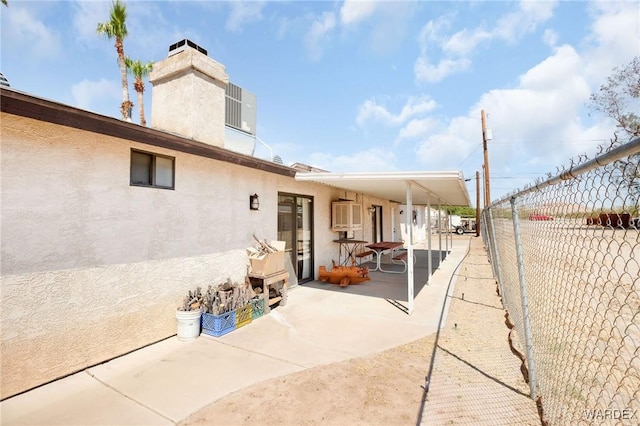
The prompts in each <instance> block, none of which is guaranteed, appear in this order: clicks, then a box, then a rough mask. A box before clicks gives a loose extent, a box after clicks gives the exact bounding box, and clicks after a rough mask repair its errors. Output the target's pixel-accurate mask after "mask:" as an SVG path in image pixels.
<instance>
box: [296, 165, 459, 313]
mask: <svg viewBox="0 0 640 426" xmlns="http://www.w3.org/2000/svg"><path fill="white" fill-rule="evenodd" d="M295 179H296V180H299V181H306V182H316V183H323V184H326V185H330V186H333V187H336V188H342V189H345V190H347V191H351V192H360V193H363V194H367V195H370V196H374V197H378V198H382V199H385V200H390V201H395V202H397V203H400V204H403V203H404V204H406V206H407V209H408V210H409V211H411V210H412V208H413V207H412V206H413V205H414V204H417V205H425V206H426V205H429V206H431V205H451V206H470V205H471V200H470V199H469V193H468V191H467V187H466V186H465V184H464V176H463V175H462V172H459V171H444V172H370V173H296V176H295ZM405 217H406V220H407V229H408V230H409V241H412V240H413V235H412V232H413V227H412V226H411V222H410V221H411V215H405ZM407 251H408V253H407V254H408V255H407V300H408V301H409V306H408V307H407V310H408V313H409V314H411V312H413V302H414V295H413V247H412V245H411V244H409V245H408V247H407ZM429 251H431V234H429ZM429 258H431V253H429ZM430 273H431V271H430Z"/></svg>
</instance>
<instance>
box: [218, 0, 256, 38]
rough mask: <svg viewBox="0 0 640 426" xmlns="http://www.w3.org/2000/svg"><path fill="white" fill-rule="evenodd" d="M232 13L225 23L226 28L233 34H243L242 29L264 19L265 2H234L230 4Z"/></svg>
mask: <svg viewBox="0 0 640 426" xmlns="http://www.w3.org/2000/svg"><path fill="white" fill-rule="evenodd" d="M228 4H229V7H230V8H231V11H230V13H229V16H228V17H227V21H226V22H225V28H226V29H227V30H229V31H231V32H241V31H242V27H243V26H245V25H247V24H250V23H252V22H256V21H259V20H261V19H262V9H263V8H264V6H265V5H266V2H264V1H233V2H229V3H228Z"/></svg>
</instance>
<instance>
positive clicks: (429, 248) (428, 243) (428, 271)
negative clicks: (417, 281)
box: [427, 201, 433, 284]
mask: <svg viewBox="0 0 640 426" xmlns="http://www.w3.org/2000/svg"><path fill="white" fill-rule="evenodd" d="M427 211H428V212H429V213H428V216H427V232H428V236H427V254H428V255H429V257H428V258H427V274H429V275H428V276H427V282H428V283H429V284H431V271H432V269H433V263H432V260H431V234H432V232H431V201H429V203H428V204H427Z"/></svg>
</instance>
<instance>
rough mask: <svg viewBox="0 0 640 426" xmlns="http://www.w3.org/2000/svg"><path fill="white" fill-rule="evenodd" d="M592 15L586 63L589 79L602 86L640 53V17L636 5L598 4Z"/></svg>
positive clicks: (634, 3)
mask: <svg viewBox="0 0 640 426" xmlns="http://www.w3.org/2000/svg"><path fill="white" fill-rule="evenodd" d="M591 14H592V16H593V18H594V21H593V24H592V26H591V33H590V35H589V37H588V38H587V40H586V41H587V43H588V46H589V47H588V50H587V52H586V53H585V63H586V66H587V69H586V71H587V74H588V76H589V77H590V79H591V80H592V81H593V82H594V83H596V84H598V86H599V85H600V84H602V83H604V81H605V80H606V78H607V77H608V76H609V75H610V74H611V70H612V69H613V68H614V67H616V66H620V65H624V64H627V63H629V62H630V61H631V59H632V58H633V57H634V56H637V55H638V52H640V39H639V38H638V28H640V13H638V3H637V2H610V1H596V2H594V3H592V7H591Z"/></svg>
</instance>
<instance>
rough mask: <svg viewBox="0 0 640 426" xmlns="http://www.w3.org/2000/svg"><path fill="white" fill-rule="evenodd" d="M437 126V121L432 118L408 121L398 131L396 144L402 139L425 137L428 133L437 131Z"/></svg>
mask: <svg viewBox="0 0 640 426" xmlns="http://www.w3.org/2000/svg"><path fill="white" fill-rule="evenodd" d="M438 126H439V122H438V120H436V119H435V118H432V117H427V118H416V119H413V120H411V121H409V122H408V123H407V125H406V126H404V127H403V128H402V129H400V132H399V133H398V138H397V139H396V143H397V142H400V141H401V140H403V139H415V138H419V137H426V136H427V135H428V134H429V133H430V132H433V131H434V130H435V129H437V128H438Z"/></svg>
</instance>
